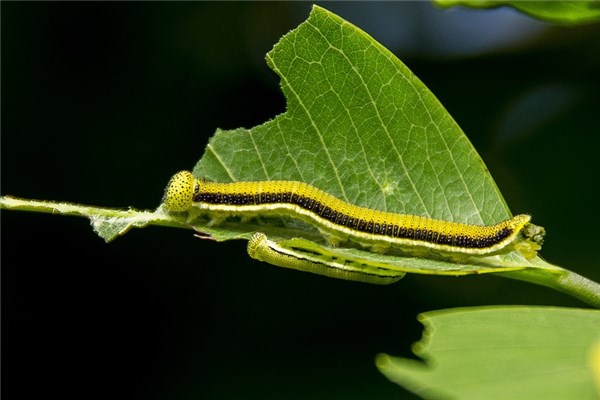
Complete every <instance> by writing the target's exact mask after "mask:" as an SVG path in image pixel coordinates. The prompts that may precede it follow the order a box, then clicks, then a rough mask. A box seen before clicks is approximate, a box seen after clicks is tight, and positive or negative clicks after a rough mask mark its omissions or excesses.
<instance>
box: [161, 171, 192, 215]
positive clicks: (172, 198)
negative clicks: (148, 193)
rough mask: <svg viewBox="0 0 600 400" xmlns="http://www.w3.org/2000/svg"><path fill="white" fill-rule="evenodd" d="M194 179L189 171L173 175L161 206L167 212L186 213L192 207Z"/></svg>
mask: <svg viewBox="0 0 600 400" xmlns="http://www.w3.org/2000/svg"><path fill="white" fill-rule="evenodd" d="M195 187H196V179H195V178H194V176H193V175H192V173H191V172H190V171H180V172H178V173H176V174H175V175H173V177H172V178H171V180H170V181H169V184H168V185H167V189H166V190H165V195H164V197H163V206H164V208H165V209H166V210H168V211H187V210H188V209H189V208H190V207H191V206H192V199H193V196H194V191H195Z"/></svg>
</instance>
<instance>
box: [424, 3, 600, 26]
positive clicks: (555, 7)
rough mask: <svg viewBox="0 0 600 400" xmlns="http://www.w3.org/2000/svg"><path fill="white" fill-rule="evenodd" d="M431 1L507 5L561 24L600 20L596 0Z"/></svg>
mask: <svg viewBox="0 0 600 400" xmlns="http://www.w3.org/2000/svg"><path fill="white" fill-rule="evenodd" d="M433 2H434V3H435V4H437V5H438V6H440V7H454V6H465V7H471V8H494V7H502V6H508V7H513V8H515V9H517V10H519V11H521V12H523V13H525V14H528V15H530V16H532V17H534V18H537V19H541V20H544V21H550V22H556V23H562V24H581V23H590V22H596V21H599V20H600V3H599V2H598V1H597V0H577V1H572V0H571V1H522V0H521V1H519V0H514V1H510V0H433Z"/></svg>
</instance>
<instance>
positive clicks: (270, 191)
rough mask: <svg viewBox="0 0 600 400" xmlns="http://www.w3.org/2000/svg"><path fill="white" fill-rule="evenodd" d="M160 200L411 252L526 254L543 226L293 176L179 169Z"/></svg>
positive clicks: (171, 206)
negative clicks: (440, 216) (483, 219)
mask: <svg viewBox="0 0 600 400" xmlns="http://www.w3.org/2000/svg"><path fill="white" fill-rule="evenodd" d="M163 206H164V208H165V209H166V210H167V211H188V210H190V209H191V208H192V207H197V208H199V209H200V210H202V211H205V212H206V213H208V214H210V216H212V217H214V218H215V220H218V219H222V218H224V217H227V216H231V215H239V216H242V217H252V216H257V215H288V216H291V217H293V218H297V219H300V220H304V221H307V222H308V223H311V224H314V225H316V226H317V227H318V229H319V230H320V231H321V232H323V233H325V234H326V236H327V238H328V240H329V241H330V242H331V243H341V242H343V241H347V240H350V241H352V242H356V243H359V244H361V245H364V246H370V247H371V249H373V250H374V251H378V252H387V251H388V250H389V249H391V248H392V249H398V250H400V251H407V252H411V253H416V254H422V253H423V252H428V251H429V252H431V251H433V252H435V253H437V254H440V255H441V256H444V255H450V256H452V255H455V254H457V253H458V254H462V255H475V256H487V255H494V254H499V253H506V252H509V251H513V250H517V251H519V252H520V253H521V254H523V255H524V256H525V257H527V258H532V257H534V256H535V255H536V254H537V251H538V250H539V249H540V248H541V245H542V243H543V240H544V236H545V230H544V228H542V227H539V226H537V225H534V224H532V223H530V220H531V217H530V216H529V215H526V214H520V215H516V216H514V217H513V218H510V219H507V220H504V221H502V222H499V223H497V224H494V225H470V224H465V223H460V222H451V221H443V220H437V219H432V218H428V217H422V216H417V215H410V214H399V213H391V212H386V211H380V210H374V209H370V208H366V207H361V206H356V205H353V204H350V203H348V202H345V201H343V200H340V199H338V198H336V197H334V196H333V195H331V194H329V193H326V192H324V191H322V190H320V189H318V188H316V187H314V186H312V185H309V184H307V183H304V182H298V181H257V182H231V183H218V182H211V181H207V180H203V179H196V178H195V177H194V176H193V175H192V173H191V172H189V171H181V172H178V173H177V174H175V175H174V176H173V178H171V180H170V182H169V184H168V186H167V189H166V191H165V196H164V198H163Z"/></svg>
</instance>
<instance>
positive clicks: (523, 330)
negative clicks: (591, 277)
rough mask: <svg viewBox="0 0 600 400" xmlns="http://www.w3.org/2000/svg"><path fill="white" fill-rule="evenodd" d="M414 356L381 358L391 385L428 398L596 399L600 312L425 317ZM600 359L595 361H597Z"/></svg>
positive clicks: (529, 310)
mask: <svg viewBox="0 0 600 400" xmlns="http://www.w3.org/2000/svg"><path fill="white" fill-rule="evenodd" d="M420 320H421V322H422V323H423V324H424V325H425V332H424V335H423V339H422V340H421V342H419V343H417V344H416V345H415V346H414V352H415V354H416V355H418V356H419V357H421V358H422V359H423V361H424V362H422V361H417V360H412V359H406V358H396V357H390V356H388V355H379V356H378V357H377V367H378V368H379V369H380V371H381V372H382V373H383V374H385V376H386V377H388V378H389V379H390V380H392V381H394V382H396V383H398V384H400V385H402V386H404V387H405V388H407V389H409V390H411V391H412V392H414V393H416V394H419V395H420V396H422V397H423V398H426V399H447V398H460V399H538V398H539V399H594V398H597V396H598V395H600V393H598V392H597V391H596V388H595V386H594V380H593V373H594V372H593V371H594V369H595V370H596V371H597V369H598V367H599V366H598V365H592V363H597V362H598V359H597V355H596V356H594V355H593V354H592V351H593V349H594V347H593V345H594V343H595V342H596V341H597V340H598V339H600V311H594V310H580V309H562V308H547V307H481V308H471V309H455V310H445V311H435V312H429V313H425V314H422V315H421V316H420ZM594 357H595V358H594Z"/></svg>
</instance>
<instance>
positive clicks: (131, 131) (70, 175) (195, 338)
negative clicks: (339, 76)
mask: <svg viewBox="0 0 600 400" xmlns="http://www.w3.org/2000/svg"><path fill="white" fill-rule="evenodd" d="M323 5H324V6H325V7H327V8H329V9H330V10H332V11H334V12H336V13H338V14H339V15H341V16H342V17H344V18H346V19H348V20H349V21H350V22H353V23H355V24H356V25H358V26H359V27H361V28H363V29H365V30H366V31H367V32H369V33H370V34H372V35H373V36H374V37H375V39H377V40H379V41H380V42H382V43H383V45H385V46H386V47H388V48H390V49H391V50H392V51H394V52H395V53H396V54H397V55H398V56H399V57H400V58H401V59H402V60H403V61H404V62H405V63H406V64H407V65H408V66H409V68H411V69H412V71H413V72H415V73H416V74H417V76H419V77H420V78H421V79H422V80H423V81H424V82H425V84H426V85H427V86H428V87H429V88H430V89H431V90H432V91H433V93H434V94H435V95H436V96H438V98H439V99H440V100H441V102H442V103H443V104H444V105H445V106H446V108H447V109H448V110H449V112H450V113H451V114H452V115H453V116H454V118H455V119H456V120H457V121H458V123H459V124H460V125H461V127H462V128H463V129H464V131H465V132H466V134H467V135H468V136H469V138H470V139H471V141H472V142H473V143H474V145H475V147H476V148H477V149H478V151H479V152H480V154H481V155H482V157H483V159H484V161H485V162H486V164H487V165H488V167H489V169H490V171H491V173H492V175H493V176H494V177H495V179H496V181H497V183H498V185H499V187H500V189H501V191H502V192H503V193H504V195H505V197H506V199H507V202H508V204H509V205H510V206H511V209H512V210H513V212H514V213H521V212H528V213H531V214H533V215H534V220H535V222H536V223H539V224H541V225H544V226H545V227H546V228H547V231H548V238H547V242H546V244H545V246H544V251H543V253H542V254H543V256H544V257H545V258H546V259H547V260H549V261H551V262H554V263H556V264H558V265H561V266H563V267H566V268H569V269H571V270H574V271H576V272H578V273H580V274H582V275H585V276H587V277H589V278H592V279H594V280H596V281H599V280H600V269H599V268H598V267H599V261H600V257H599V256H598V251H597V248H598V234H597V231H598V224H599V223H600V217H599V216H598V212H597V199H598V197H597V195H598V189H599V179H598V172H599V171H600V162H599V161H598V154H597V153H598V150H597V149H598V145H599V144H600V140H599V139H598V112H599V110H600V101H599V98H600V90H599V88H600V73H599V72H598V71H600V40H599V39H600V30H599V29H598V28H599V27H598V25H595V26H589V25H588V26H582V27H577V28H568V27H558V26H553V25H550V24H544V23H540V22H536V21H533V20H531V19H529V18H527V17H524V16H521V15H518V14H516V13H514V12H512V11H510V10H499V11H475V12H473V11H465V10H462V11H461V10H451V11H447V10H439V9H436V8H434V7H432V6H431V5H429V4H427V3H404V2H403V3H370V4H366V3H351V4H339V3H329V4H323ZM309 10H310V4H309V3H293V4H286V3H252V2H250V3H175V4H168V3H28V2H27V3H6V2H3V3H2V43H1V45H2V154H1V155H2V163H1V167H2V176H1V177H2V188H1V193H2V194H3V195H7V194H10V195H15V196H22V197H30V198H39V199H50V200H64V201H72V202H79V203H84V204H95V205H102V206H114V207H128V206H135V207H136V208H154V207H156V206H157V205H158V203H159V201H160V198H161V196H162V191H163V188H164V186H165V185H166V183H167V181H168V179H169V177H170V176H171V175H172V174H173V173H174V172H176V171H178V170H180V169H190V168H192V167H193V165H194V164H195V162H196V161H197V160H198V159H199V158H200V156H201V155H202V152H203V148H204V146H205V144H206V142H207V140H208V138H209V137H210V136H211V135H212V133H213V132H214V131H215V129H216V128H217V127H220V128H224V129H232V128H236V127H240V126H241V127H247V128H249V127H252V126H254V125H257V124H261V123H262V122H264V121H266V120H268V119H270V118H272V117H274V116H275V115H277V114H279V113H281V112H283V111H284V110H285V100H284V98H283V96H282V94H281V93H280V90H279V88H278V79H277V77H276V75H275V74H274V73H273V72H272V71H270V70H269V69H268V67H267V66H266V63H265V62H264V55H265V54H266V52H267V51H269V50H270V49H271V48H272V46H273V45H274V44H275V43H276V42H277V40H278V39H279V37H281V36H282V35H283V34H285V33H286V32H288V31H289V30H291V29H293V28H294V27H296V26H297V25H298V24H299V23H300V22H302V21H303V20H305V19H306V18H307V16H308V12H309ZM486 18H487V19H486ZM507 21H508V22H507ZM515 21H516V22H515ZM511 24H512V25H511ZM515 24H516V25H515ZM486 38H487V39H486ZM486 40H487V41H486ZM1 218H2V221H1V222H2V232H1V233H2V249H1V250H2V390H3V394H4V395H5V396H6V398H7V399H8V398H10V399H25V398H34V396H44V397H47V396H60V397H61V398H65V399H70V398H96V397H97V398H100V397H109V398H134V399H136V398H144V399H173V398H177V399H182V398H195V399H197V398H205V399H236V398H260V399H280V398H285V399H304V398H313V399H329V398H345V399H365V398H372V399H397V398H414V397H412V396H411V395H410V394H408V392H406V391H404V390H403V389H401V388H399V387H397V386H395V385H393V384H391V383H389V382H388V381H387V380H386V379H385V378H384V377H383V376H382V375H380V374H379V373H378V371H377V370H376V368H375V366H374V356H375V355H376V354H377V353H378V352H386V353H390V354H394V355H403V356H409V355H410V354H411V353H410V345H411V343H413V342H415V341H416V340H418V339H419V338H420V334H421V326H420V324H419V323H418V322H417V321H416V316H417V314H418V313H420V312H424V311H428V310H436V309H443V308H452V307H461V306H473V305H488V304H543V305H558V306H577V307H584V306H585V304H583V303H581V302H579V301H577V300H575V299H572V298H570V297H567V296H565V295H562V294H560V293H557V292H555V291H552V290H550V289H546V288H543V287H537V286H533V285H530V284H526V283H521V282H517V281H511V280H507V279H502V278H498V277H494V276H475V277H462V278H448V277H446V278H442V277H427V276H407V277H406V278H405V279H404V280H402V281H400V282H399V283H397V284H395V285H391V286H388V287H377V286H369V285H366V284H360V283H351V282H344V281H336V280H333V279H328V278H322V277H318V276H313V275H311V274H306V273H300V272H295V271H288V270H285V269H280V268H273V267H270V266H268V265H266V264H261V263H258V262H256V261H254V260H252V259H250V258H249V257H248V256H247V254H246V252H245V243H244V242H227V243H223V244H215V243H210V242H206V241H200V240H197V239H195V238H194V237H193V236H192V234H191V233H190V232H189V231H185V230H175V229H167V228H158V227H151V228H147V229H142V230H134V231H131V232H130V233H128V234H127V235H125V236H124V237H122V238H119V239H117V240H116V241H114V242H112V243H110V244H106V243H104V242H103V241H102V239H100V238H99V237H97V236H96V235H95V234H94V233H93V232H92V230H91V228H90V226H89V223H88V221H87V220H85V219H80V218H72V217H62V216H52V215H46V214H35V213H21V212H6V211H2V213H1Z"/></svg>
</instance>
